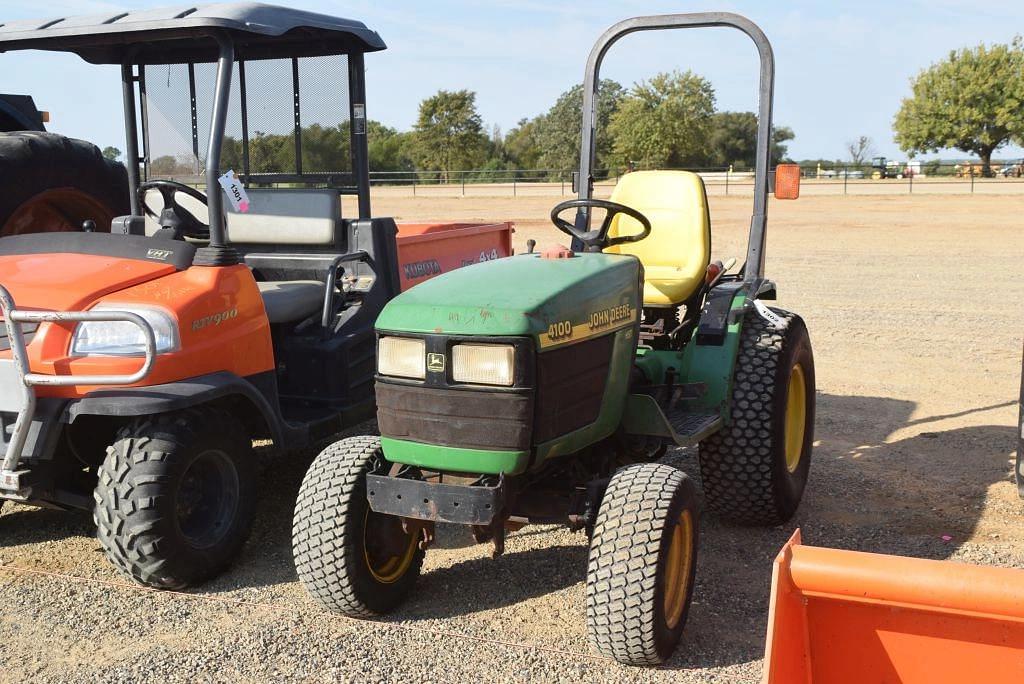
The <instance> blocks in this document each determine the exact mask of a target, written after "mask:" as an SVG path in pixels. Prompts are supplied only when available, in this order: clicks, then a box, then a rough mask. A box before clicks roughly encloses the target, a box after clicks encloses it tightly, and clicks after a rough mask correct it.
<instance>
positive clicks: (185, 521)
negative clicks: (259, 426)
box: [93, 407, 256, 589]
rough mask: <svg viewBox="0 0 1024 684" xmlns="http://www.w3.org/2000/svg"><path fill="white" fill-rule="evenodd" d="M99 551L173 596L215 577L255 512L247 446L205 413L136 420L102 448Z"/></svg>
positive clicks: (219, 416) (227, 424)
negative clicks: (180, 590) (109, 444)
mask: <svg viewBox="0 0 1024 684" xmlns="http://www.w3.org/2000/svg"><path fill="white" fill-rule="evenodd" d="M93 496H94V499H95V501H96V505H95V508H94V512H93V518H94V520H95V522H96V528H97V533H96V536H97V538H98V539H99V542H100V545H101V546H102V547H103V551H104V553H105V554H106V556H107V558H108V559H109V560H110V562H111V563H113V564H114V566H115V567H117V568H118V569H119V570H120V571H121V572H122V573H124V574H125V575H127V576H128V577H131V578H132V579H134V580H135V581H137V582H139V583H140V584H143V585H145V586H148V587H154V588H158V589H182V588H185V587H190V586H194V585H196V584H199V583H201V582H203V581H205V580H208V579H210V578H212V577H214V576H216V575H217V574H219V573H220V572H221V571H223V570H224V569H225V568H226V567H227V566H228V565H229V564H230V563H231V562H232V561H233V560H234V559H235V557H236V556H237V555H238V553H239V551H240V550H241V548H242V545H243V544H244V543H245V540H246V538H247V537H248V536H249V531H250V528H251V527H252V519H253V514H254V512H255V505H256V468H255V463H254V458H253V454H252V441H251V440H250V438H249V436H248V435H247V434H246V431H245V428H244V427H243V426H242V424H241V423H240V422H239V421H238V420H236V419H235V418H234V417H233V416H232V415H231V414H229V413H227V412H225V411H221V410H218V409H213V408H209V407H204V408H199V409H189V410H185V411H180V412H177V413H169V414H164V415H159V416H153V417H148V418H145V419H139V420H137V421H135V422H133V423H131V424H130V425H128V426H127V427H125V428H123V429H122V430H121V431H120V432H119V433H118V436H117V441H116V442H115V443H114V444H113V445H112V446H110V447H109V448H108V449H107V457H106V459H105V460H104V462H103V464H102V465H101V466H100V469H99V477H98V482H97V484H96V490H95V493H94V495H93Z"/></svg>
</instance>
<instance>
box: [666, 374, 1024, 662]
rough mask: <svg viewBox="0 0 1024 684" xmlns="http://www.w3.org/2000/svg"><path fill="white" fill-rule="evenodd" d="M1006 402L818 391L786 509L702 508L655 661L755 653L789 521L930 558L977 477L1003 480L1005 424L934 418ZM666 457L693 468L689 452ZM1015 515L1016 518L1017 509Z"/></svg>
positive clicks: (970, 496) (954, 528) (1007, 471)
mask: <svg viewBox="0 0 1024 684" xmlns="http://www.w3.org/2000/svg"><path fill="white" fill-rule="evenodd" d="M1009 403H1010V402H1008V403H1006V404H997V405H995V406H980V407H975V408H972V409H969V410H965V411H962V412H958V413H956V414H953V415H945V416H928V417H924V418H915V419H911V415H913V412H914V410H915V408H916V404H915V403H914V402H908V401H899V400H894V399H889V398H883V397H856V396H853V397H851V396H833V395H828V394H819V395H818V413H817V420H816V427H815V439H816V440H817V444H816V446H815V450H814V462H813V465H812V467H811V478H810V482H809V483H808V488H807V491H806V494H805V497H804V501H803V503H802V505H801V506H800V509H799V510H798V511H797V514H796V516H795V517H794V518H793V519H792V520H791V521H789V523H787V524H786V525H784V526H781V527H776V528H744V527H737V526H732V525H729V524H727V523H724V522H722V521H721V520H719V519H716V518H715V517H713V516H712V515H707V516H705V518H704V523H703V525H702V529H701V535H702V536H701V549H700V552H699V558H698V569H697V587H696V591H695V593H694V604H693V606H692V608H691V611H690V615H689V618H688V620H687V625H686V631H685V632H684V635H683V642H682V644H681V645H680V647H679V649H678V650H677V652H676V655H675V657H674V658H673V659H672V660H671V661H670V662H669V663H668V665H667V667H669V668H697V667H719V666H726V665H734V664H742V663H749V662H752V661H756V660H758V659H760V658H761V657H762V656H763V654H764V638H765V633H766V630H767V616H768V597H769V589H770V586H771V565H772V561H773V560H774V558H775V555H776V554H777V553H778V550H779V549H780V548H781V547H782V545H783V544H784V543H785V542H786V540H787V539H788V538H789V536H790V535H791V534H792V532H793V530H794V529H796V528H797V527H799V528H801V529H802V531H803V536H804V542H805V543H807V544H812V545H815V546H828V547H833V548H840V549H853V550H858V551H870V552H876V553H890V554H896V555H903V556H916V557H922V558H932V559H939V560H943V559H947V558H949V557H950V556H951V555H953V554H954V553H955V552H956V551H957V549H958V548H959V545H960V544H961V543H962V542H963V541H964V540H965V539H966V538H968V537H969V536H970V535H971V534H973V533H974V531H975V529H976V527H977V524H978V521H979V519H980V517H981V514H982V512H983V507H984V503H985V497H986V495H987V494H988V491H989V488H990V487H991V486H992V485H994V484H999V483H1006V484H1007V488H1009V487H1010V483H1011V482H1012V465H1011V464H1010V455H1011V454H1012V452H1013V451H1014V449H1015V448H1016V443H1015V440H1016V430H1015V428H1014V427H1012V426H1010V425H975V426H966V427H957V428H951V429H946V430H943V429H942V426H941V424H940V421H943V420H946V419H950V418H957V417H962V416H966V415H969V414H980V413H984V412H986V411H990V410H994V409H1000V408H1003V407H1004V406H1007V405H1008V404H1009ZM933 424H935V429H934V430H929V428H931V427H932V425H933ZM907 428H909V429H910V430H908V431H907V433H906V436H901V435H902V431H903V430H904V429H907ZM897 433H901V435H897ZM894 436H895V437H894ZM675 459H676V460H675V462H674V463H673V464H674V465H677V466H678V467H681V468H682V469H684V470H686V471H687V472H689V473H690V474H691V475H693V476H694V477H699V475H698V472H697V471H698V468H697V464H696V458H695V457H694V455H693V454H683V455H681V456H680V455H678V454H677V455H676V457H675ZM1019 510H1021V511H1024V506H1021V507H1020V509H1019ZM1020 522H1021V528H1022V529H1024V515H1022V516H1021V521H1020ZM943 535H947V536H950V537H952V540H950V541H949V542H946V541H944V540H943V539H942V537H943ZM1002 560H1003V561H1006V560H1010V561H1011V562H1012V559H1006V558H1004V559H1002Z"/></svg>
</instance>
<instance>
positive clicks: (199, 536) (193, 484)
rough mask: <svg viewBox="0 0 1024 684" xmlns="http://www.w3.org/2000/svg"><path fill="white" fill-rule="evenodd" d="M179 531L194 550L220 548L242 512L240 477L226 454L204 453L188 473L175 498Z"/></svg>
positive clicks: (219, 452) (189, 468)
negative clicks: (237, 514) (239, 488)
mask: <svg viewBox="0 0 1024 684" xmlns="http://www.w3.org/2000/svg"><path fill="white" fill-rule="evenodd" d="M175 509H176V514H177V522H178V529H179V530H180V531H181V535H182V536H183V537H184V538H185V540H186V541H187V542H188V543H189V544H190V545H191V546H193V547H194V548H197V549H205V548H209V547H212V546H215V545H217V544H218V543H219V542H220V541H222V540H223V539H224V538H225V536H227V534H228V532H229V530H230V528H231V523H232V522H233V521H234V518H235V515H236V513H237V512H238V473H237V472H236V471H235V466H234V464H233V463H232V462H231V459H230V458H228V455H227V454H226V453H224V452H223V451H213V450H211V451H204V452H203V453H201V454H199V457H198V458H196V459H195V460H194V461H192V463H191V465H189V467H188V469H187V470H186V471H185V474H184V476H183V477H182V479H181V484H180V485H179V486H178V493H177V496H176V497H175Z"/></svg>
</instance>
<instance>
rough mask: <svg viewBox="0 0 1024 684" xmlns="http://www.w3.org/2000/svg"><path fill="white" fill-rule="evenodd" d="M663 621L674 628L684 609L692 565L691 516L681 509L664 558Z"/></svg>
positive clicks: (688, 512) (670, 627)
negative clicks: (666, 555)
mask: <svg viewBox="0 0 1024 684" xmlns="http://www.w3.org/2000/svg"><path fill="white" fill-rule="evenodd" d="M665 560H666V563H665V623H666V624H667V625H668V628H669V629H675V628H676V626H677V625H678V624H679V621H680V620H681V619H682V617H683V611H685V609H686V595H687V594H688V593H689V588H690V587H689V584H690V568H691V566H692V565H693V518H692V517H691V516H690V511H683V512H682V513H681V514H680V515H679V521H678V522H677V523H676V526H675V527H674V528H673V529H672V541H671V542H670V543H669V547H668V558H666V559H665Z"/></svg>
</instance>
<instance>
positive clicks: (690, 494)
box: [293, 13, 815, 664]
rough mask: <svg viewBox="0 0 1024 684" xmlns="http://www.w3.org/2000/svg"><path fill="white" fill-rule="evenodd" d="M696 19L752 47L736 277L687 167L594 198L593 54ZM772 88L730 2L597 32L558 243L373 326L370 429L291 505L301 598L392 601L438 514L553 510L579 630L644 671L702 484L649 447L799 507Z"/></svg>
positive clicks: (757, 500) (693, 555)
mask: <svg viewBox="0 0 1024 684" xmlns="http://www.w3.org/2000/svg"><path fill="white" fill-rule="evenodd" d="M712 26H714V27H731V28H735V29H739V30H740V31H742V32H744V33H745V34H747V35H748V36H749V37H750V38H751V39H753V41H754V43H755V45H756V46H757V49H758V52H759V54H760V59H761V81H760V104H759V107H760V112H759V119H758V136H757V149H758V155H757V165H756V172H755V193H754V213H753V217H752V220H751V225H750V243H749V247H748V251H747V257H746V263H745V264H744V265H743V266H742V268H740V269H739V271H738V272H737V273H735V274H729V273H728V271H729V269H728V268H723V266H722V264H721V263H720V262H712V261H711V220H710V215H709V211H708V200H707V195H706V193H705V188H704V183H703V181H702V180H701V177H700V176H698V175H696V174H694V173H689V172H682V171H641V172H636V173H630V174H627V175H625V176H624V177H623V178H622V179H621V180H620V181H619V183H618V185H617V186H616V187H615V190H614V192H613V193H612V196H611V200H610V201H603V200H598V199H594V198H593V178H592V173H591V170H592V168H593V162H594V148H595V144H594V142H595V141H594V139H595V120H594V112H595V107H594V103H595V96H596V92H597V84H598V82H599V74H600V66H601V62H602V60H603V58H604V56H605V54H606V52H607V51H608V49H609V48H610V47H611V46H612V45H613V44H614V43H616V42H617V41H618V40H619V39H620V38H622V37H623V36H625V35H627V34H630V33H633V32H636V31H650V30H658V29H681V28H693V27H712ZM773 79H774V65H773V58H772V51H771V46H770V45H769V43H768V40H767V39H766V38H765V36H764V34H763V33H762V32H761V30H760V29H759V28H758V27H757V26H756V25H754V24H753V23H751V22H750V21H749V20H747V19H745V18H743V17H740V16H737V15H734V14H725V13H714V14H680V15H668V16H655V17H639V18H634V19H629V20H627V21H624V22H621V23H619V24H617V25H615V26H613V27H612V28H610V29H609V30H608V31H607V32H606V33H605V34H604V35H603V36H601V38H600V39H599V40H598V42H597V44H596V45H595V47H594V49H593V51H592V52H591V54H590V58H589V61H588V63H587V68H586V75H585V81H584V84H585V85H584V104H583V128H582V154H581V155H580V156H581V165H580V176H579V177H580V178H581V179H584V182H582V183H580V190H579V197H578V199H574V200H571V201H568V202H563V203H561V204H559V205H557V206H556V207H555V208H554V209H553V211H552V212H551V216H552V219H553V221H554V223H555V225H556V226H557V227H558V228H559V229H560V230H561V231H563V232H564V233H565V234H566V235H568V236H570V237H571V238H572V245H573V246H572V248H571V249H570V248H565V247H555V248H551V249H546V250H544V251H542V252H533V251H532V250H531V252H530V253H527V254H521V255H518V256H515V257H512V258H509V259H503V260H498V261H493V262H489V263H485V264H479V265H475V266H470V267H468V268H465V269H461V270H459V271H456V272H452V273H449V274H445V275H442V276H440V277H438V278H435V279H434V280H431V281H430V282H427V283H424V284H423V285H420V286H417V287H416V288H413V289H412V290H409V291H407V292H405V293H403V294H401V295H400V296H398V297H397V298H395V299H393V300H392V301H391V302H390V303H389V304H388V305H387V306H386V307H385V308H384V310H383V312H382V313H381V315H380V316H379V318H378V319H377V323H376V330H377V345H378V357H377V379H376V398H377V405H378V412H377V416H378V422H379V426H380V433H381V436H380V437H355V438H350V439H346V440H343V441H340V442H337V443H335V444H333V445H331V446H330V447H328V448H327V449H326V450H325V451H323V453H321V454H320V455H319V456H318V457H317V459H316V460H315V462H314V463H313V464H312V466H311V467H310V469H309V471H308V473H307V474H306V477H305V480H304V482H303V484H302V488H301V490H300V493H299V498H298V502H297V504H296V510H295V518H294V528H293V546H294V555H295V563H296V567H297V569H298V574H299V577H300V579H301V580H302V582H303V583H304V584H305V587H306V588H307V590H308V591H309V593H310V594H311V595H312V596H313V598H314V599H315V600H316V601H318V602H319V603H320V604H322V605H323V606H325V607H327V608H329V609H331V610H334V611H337V612H340V613H343V614H347V615H351V616H372V615H375V614H380V613H385V612H387V611H389V610H391V609H393V608H395V607H396V606H398V605H399V604H400V603H401V602H402V601H403V600H404V599H405V598H406V597H407V596H408V595H409V593H410V592H411V591H412V589H413V586H414V583H415V581H416V577H417V575H418V574H419V572H420V568H421V564H422V563H423V559H424V553H425V550H426V549H427V548H428V547H429V546H430V544H431V542H432V541H433V539H434V526H435V524H436V523H438V522H445V523H456V524H460V525H465V526H469V527H471V528H472V531H473V534H474V536H475V538H476V540H477V541H479V542H492V543H493V544H494V553H495V555H496V556H497V555H498V554H500V553H502V551H503V550H504V542H505V535H506V532H507V531H509V530H515V529H518V528H520V527H521V526H523V525H525V524H528V523H548V524H550V523H564V524H566V525H568V526H569V527H570V528H571V529H573V530H581V531H585V533H586V534H587V536H588V538H589V540H590V556H589V562H588V568H587V599H586V613H587V626H588V631H589V635H590V641H591V643H592V644H593V645H594V647H596V649H597V650H598V651H599V652H600V653H602V654H605V655H608V656H611V657H614V658H615V659H617V660H619V661H621V662H623V663H628V664H655V663H659V662H661V661H663V660H664V659H666V658H667V657H668V656H669V655H670V654H671V653H672V651H673V649H674V648H675V646H676V643H677V642H678V640H679V638H680V635H681V632H682V630H683V625H684V623H685V621H686V615H687V609H688V607H689V604H690V599H691V594H692V592H693V587H694V571H695V569H696V565H697V540H698V536H699V529H700V514H701V498H702V497H701V496H700V494H699V492H698V487H697V485H696V484H695V483H694V482H693V480H691V479H690V478H689V477H688V476H687V475H686V474H685V473H683V472H682V471H680V470H678V469H676V468H675V467H672V466H670V465H666V464H663V463H660V462H658V461H659V459H660V458H661V456H662V455H663V454H664V452H665V449H666V448H667V446H672V445H676V446H698V448H699V459H700V471H701V480H702V484H703V490H704V496H705V497H706V500H707V504H708V507H709V508H710V509H711V510H712V511H714V512H716V513H717V514H719V515H721V516H722V517H724V518H727V519H729V520H732V521H735V522H739V523H744V524H753V525H775V524H778V523H780V522H783V521H785V520H787V519H788V518H790V516H792V515H793V513H794V511H795V510H796V508H797V506H798V504H799V502H800V499H801V496H802V494H803V491H804V486H805V483H806V482H807V475H808V469H809V466H810V459H811V443H812V433H813V424H814V402H815V392H814V359H813V356H812V353H811V344H810V341H809V339H808V334H807V329H806V327H805V326H804V323H803V321H802V320H801V319H800V317H799V316H797V315H795V314H792V313H788V312H786V311H782V310H779V309H770V308H768V307H767V306H765V304H764V300H770V299H774V298H775V294H776V287H775V284H774V283H773V282H771V281H770V280H767V279H766V278H765V277H764V256H765V227H766V211H767V204H768V193H769V182H770V180H771V179H770V174H769V137H770V135H769V132H770V131H771V121H772V84H773ZM794 171H796V175H794ZM774 176H775V184H776V196H777V197H790V198H793V197H795V195H796V194H797V193H798V190H799V175H798V170H795V169H793V168H791V167H782V166H780V167H779V168H778V169H777V171H776V173H775V174H774ZM573 211H574V212H575V214H574V216H573V214H571V213H569V212H573ZM567 214H568V216H570V217H573V218H572V220H570V218H567ZM599 214H601V215H603V218H600V217H599V216H598V215H599ZM599 218H600V220H598V219H599ZM468 579H469V578H467V580H468Z"/></svg>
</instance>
